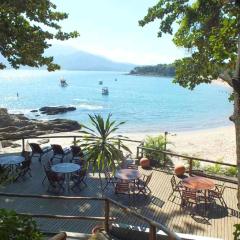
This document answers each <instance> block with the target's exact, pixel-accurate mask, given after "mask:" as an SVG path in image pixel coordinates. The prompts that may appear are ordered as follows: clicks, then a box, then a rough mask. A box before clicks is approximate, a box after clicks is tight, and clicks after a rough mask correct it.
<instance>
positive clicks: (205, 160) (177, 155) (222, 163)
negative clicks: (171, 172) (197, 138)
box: [138, 146, 237, 167]
mask: <svg viewBox="0 0 240 240" xmlns="http://www.w3.org/2000/svg"><path fill="white" fill-rule="evenodd" d="M138 148H141V149H143V150H149V151H155V152H160V153H163V154H166V155H171V156H175V157H181V158H183V159H184V158H185V159H187V160H198V161H201V162H208V163H216V164H220V165H225V166H229V167H236V166H237V165H236V164H231V163H224V162H217V161H213V160H207V159H203V158H197V157H191V156H186V155H181V154H177V153H173V152H169V151H164V150H158V149H154V148H147V147H141V146H138Z"/></svg>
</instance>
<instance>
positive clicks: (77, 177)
mask: <svg viewBox="0 0 240 240" xmlns="http://www.w3.org/2000/svg"><path fill="white" fill-rule="evenodd" d="M86 178H87V169H81V170H80V171H78V172H77V173H75V174H72V176H71V180H72V181H73V186H72V187H71V189H72V190H73V189H74V188H78V189H80V190H81V188H80V185H81V183H83V184H84V185H85V186H87V183H86Z"/></svg>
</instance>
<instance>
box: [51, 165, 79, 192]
mask: <svg viewBox="0 0 240 240" xmlns="http://www.w3.org/2000/svg"><path fill="white" fill-rule="evenodd" d="M80 168H81V167H80V165H78V164H75V163H58V164H55V165H53V166H52V167H51V169H52V171H53V172H56V173H63V174H66V175H67V187H68V191H70V184H69V183H70V175H69V173H73V172H76V171H78V170H80Z"/></svg>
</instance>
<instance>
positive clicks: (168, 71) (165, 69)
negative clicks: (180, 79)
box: [129, 64, 175, 77]
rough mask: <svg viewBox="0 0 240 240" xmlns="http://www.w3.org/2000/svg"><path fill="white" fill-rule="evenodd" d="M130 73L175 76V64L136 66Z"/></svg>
mask: <svg viewBox="0 0 240 240" xmlns="http://www.w3.org/2000/svg"><path fill="white" fill-rule="evenodd" d="M129 74H130V75H147V76H167V77H172V76H175V67H174V64H157V65H154V66H151V65H150V66H141V67H135V68H134V69H133V70H131V71H130V72H129Z"/></svg>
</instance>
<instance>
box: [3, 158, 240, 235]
mask: <svg viewBox="0 0 240 240" xmlns="http://www.w3.org/2000/svg"><path fill="white" fill-rule="evenodd" d="M44 161H46V159H45V160H43V162H44ZM66 161H67V160H66ZM141 171H142V172H143V173H145V174H149V173H150V172H151V171H153V177H152V180H151V182H150V188H151V189H152V195H151V196H150V197H148V198H145V197H144V196H138V197H137V198H136V200H133V199H131V200H130V201H129V199H128V196H117V195H115V194H114V189H113V187H112V186H110V185H109V187H108V189H106V191H105V192H104V196H107V197H110V198H112V199H114V200H117V201H119V202H120V203H122V204H124V205H126V206H128V207H130V208H132V209H134V210H136V211H137V212H138V213H140V214H142V215H144V216H146V217H148V218H151V219H153V220H155V221H156V222H159V223H161V224H164V225H166V226H167V227H169V228H170V229H172V230H174V231H176V232H180V233H187V234H194V235H199V236H208V237H216V238H221V239H229V240H230V239H232V232H233V225H234V224H235V223H237V222H239V216H240V214H239V211H238V209H237V197H236V189H231V188H226V191H225V193H224V199H225V200H226V203H227V205H228V207H229V215H228V216H227V215H226V212H225V210H224V209H222V208H221V206H217V208H216V209H215V210H214V211H213V212H212V213H211V218H209V219H208V222H209V223H210V224H206V223H201V222H198V221H196V220H195V219H193V218H192V217H191V216H190V215H189V214H188V213H186V212H185V211H183V210H182V209H181V208H180V199H178V198H175V200H174V201H170V200H168V197H169V195H170V193H171V184H170V178H171V175H170V174H168V173H166V172H164V171H160V170H141ZM32 175H33V177H32V178H26V179H25V181H19V182H15V183H11V184H8V185H6V186H1V187H0V191H4V192H9V193H21V194H49V193H47V192H46V190H47V184H48V183H47V181H46V182H45V184H44V185H42V184H41V181H42V179H43V177H44V172H43V168H42V165H41V164H40V163H39V162H38V161H37V160H35V161H33V164H32ZM87 184H88V186H87V187H83V188H82V190H81V191H76V192H70V193H68V192H66V193H65V195H66V196H69V195H70V196H98V197H101V196H102V191H101V187H100V182H99V179H98V175H97V174H95V175H93V174H92V173H89V175H88V179H87ZM227 186H228V187H234V185H233V184H227ZM235 187H236V186H235ZM53 195H54V194H53ZM0 207H1V208H9V209H15V210H16V211H18V212H29V213H48V214H63V215H64V214H65V215H88V216H103V215H104V210H103V209H104V208H103V207H104V203H103V202H99V201H86V200H77V201H76V200H71V201H67V200H43V199H22V198H6V197H0ZM110 212H111V216H113V217H116V218H117V222H118V223H125V224H131V225H135V226H141V227H148V226H147V225H146V224H145V223H144V222H143V221H140V220H139V219H137V218H136V217H133V216H130V215H128V214H124V213H123V212H122V211H121V210H120V209H118V208H117V207H115V206H111V211H110ZM230 213H232V215H231V214H230ZM37 222H38V224H39V226H40V227H41V229H44V230H48V231H51V232H55V231H60V230H66V231H72V232H74V231H77V232H84V233H90V232H91V229H92V228H93V226H95V225H96V224H99V222H96V221H94V222H90V221H83V220H69V221H64V220H57V221H56V220H50V219H38V220H37Z"/></svg>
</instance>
